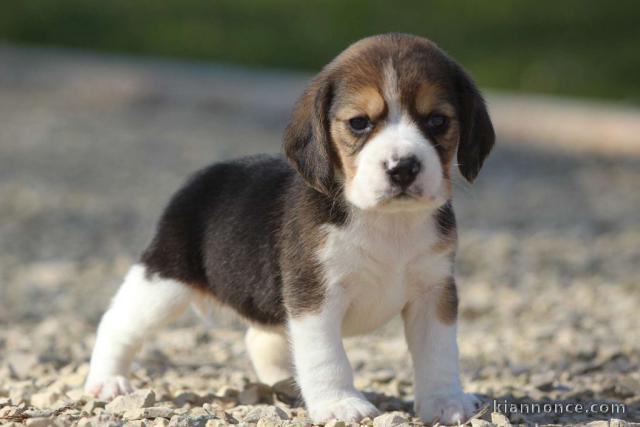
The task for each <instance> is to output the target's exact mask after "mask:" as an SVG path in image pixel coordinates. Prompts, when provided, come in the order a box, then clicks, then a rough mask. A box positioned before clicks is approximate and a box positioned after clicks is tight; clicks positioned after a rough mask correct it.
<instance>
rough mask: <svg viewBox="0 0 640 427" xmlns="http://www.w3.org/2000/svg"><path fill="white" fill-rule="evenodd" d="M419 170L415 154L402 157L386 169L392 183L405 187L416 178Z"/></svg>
mask: <svg viewBox="0 0 640 427" xmlns="http://www.w3.org/2000/svg"><path fill="white" fill-rule="evenodd" d="M418 172H420V162H419V161H418V159H416V158H415V156H410V157H404V158H402V159H400V160H399V161H398V163H396V164H395V165H393V167H391V168H389V169H387V174H388V175H389V179H390V180H391V182H392V183H394V184H396V185H398V186H400V187H402V188H407V187H408V186H409V185H411V183H412V182H413V181H414V180H415V179H416V176H417V175H418Z"/></svg>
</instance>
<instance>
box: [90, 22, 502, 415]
mask: <svg viewBox="0 0 640 427" xmlns="http://www.w3.org/2000/svg"><path fill="white" fill-rule="evenodd" d="M494 139H495V136H494V131H493V126H492V124H491V120H490V118H489V115H488V113H487V109H486V107H485V103H484V101H483V98H482V96H481V95H480V93H479V92H478V90H477V88H476V86H475V84H474V83H473V81H472V80H471V78H470V77H469V76H468V75H467V73H466V72H465V71H464V70H463V69H462V68H461V67H460V66H459V65H458V64H456V63H455V62H454V61H453V60H452V59H451V58H449V57H448V56H447V55H446V54H445V53H444V52H442V51H441V50H440V49H439V48H438V47H437V46H436V45H435V44H434V43H432V42H431V41H429V40H426V39H423V38H420V37H415V36H411V35H404V34H385V35H378V36H373V37H369V38H366V39H363V40H361V41H359V42H357V43H355V44H353V45H352V46H350V47H349V48H347V49H346V50H345V51H344V52H342V53H341V54H340V55H339V56H338V57H336V58H335V59H334V60H333V61H332V62H331V63H329V64H328V65H327V66H326V67H325V68H324V69H323V70H322V71H321V72H320V73H319V74H318V75H317V76H316V77H315V78H314V79H313V80H312V81H311V83H310V84H309V86H308V87H307V88H306V90H305V92H304V93H303V94H302V96H301V97H300V99H299V100H298V102H297V104H296V105H295V108H294V111H293V114H292V116H291V120H290V123H289V124H288V126H287V128H286V131H285V134H284V153H285V157H286V159H285V158H282V157H279V156H266V155H261V156H253V157H246V158H241V159H239V160H234V161H229V162H223V163H217V164H214V165H212V166H210V167H208V168H206V169H204V170H202V171H200V172H198V173H197V174H196V175H195V176H193V177H192V178H191V180H189V181H188V182H187V184H186V185H185V186H184V187H183V188H182V189H181V190H179V191H178V192H177V194H175V195H174V196H173V198H172V200H171V201H170V203H169V205H168V207H167V208H166V210H165V211H164V213H163V215H162V217H161V219H160V222H159V224H158V227H157V231H156V234H155V237H154V238H153V240H152V241H151V243H150V244H149V246H148V247H147V248H146V250H145V251H144V253H143V254H142V256H141V258H140V260H139V262H138V263H137V264H135V265H134V266H133V267H131V270H130V271H129V273H128V274H127V276H126V278H125V280H124V283H123V284H122V286H121V287H120V289H119V290H118V292H117V294H116V295H115V297H114V299H113V301H112V304H111V306H110V308H109V309H108V310H107V312H106V313H105V314H104V316H103V318H102V320H101V322H100V326H99V328H98V334H97V339H96V344H95V348H94V350H93V355H92V357H91V368H90V373H89V375H88V378H87V382H86V390H87V391H88V392H90V393H93V394H94V395H96V396H99V397H100V398H103V399H111V398H113V397H115V396H117V395H119V394H123V393H128V392H130V391H131V386H130V384H129V382H128V381H127V378H126V376H127V372H128V370H129V367H130V364H131V360H132V358H133V356H134V353H135V352H136V350H137V349H138V348H139V347H140V345H141V343H142V340H143V338H144V337H145V336H146V335H147V334H149V332H150V331H152V330H154V329H156V328H158V327H159V326H161V325H163V324H166V323H167V322H169V321H171V320H172V319H175V318H176V317H177V316H178V315H180V314H181V313H182V312H183V311H184V310H185V309H186V308H187V307H188V306H189V305H191V304H193V305H196V306H202V305H203V304H206V302H207V301H208V300H211V301H214V302H216V303H218V304H220V305H223V306H227V307H230V308H232V309H233V310H235V312H237V313H238V314H239V315H240V316H241V317H242V318H244V319H246V320H247V322H248V324H249V328H248V331H247V335H246V344H247V349H248V353H249V356H250V358H251V360H252V363H253V366H254V368H255V371H256V373H257V376H258V378H259V379H260V381H262V382H264V383H268V384H273V383H275V382H277V381H280V380H282V379H285V378H288V377H291V376H294V377H295V379H296V381H297V384H298V385H299V387H300V391H301V394H302V397H303V398H304V401H305V403H306V406H307V408H308V411H309V415H310V417H311V418H312V419H313V420H314V422H318V423H321V422H324V421H327V420H329V419H333V418H336V419H339V420H344V421H349V422H353V421H359V420H361V419H362V418H364V417H367V416H370V417H372V416H375V415H376V414H377V412H378V411H377V409H376V407H375V406H374V405H372V404H371V403H370V402H368V401H367V399H366V398H365V397H364V396H363V394H362V393H361V392H360V391H358V390H356V388H355V387H354V385H353V372H352V369H351V366H350V364H349V360H348V359H347V355H346V353H345V350H344V347H343V344H342V338H343V337H344V336H351V335H356V334H364V333H367V332H370V331H372V330H374V329H376V328H378V327H380V326H382V325H384V324H385V323H387V322H388V321H389V320H390V319H391V318H393V317H394V316H396V315H401V316H402V319H403V321H404V329H405V335H406V341H407V344H408V348H409V352H410V353H411V358H412V361H413V365H414V372H415V411H416V414H417V415H418V416H419V417H420V418H421V419H422V420H423V421H424V422H427V423H431V422H436V421H437V422H440V423H444V424H451V423H457V422H462V421H465V420H466V419H467V418H468V417H470V416H471V415H473V413H474V412H475V409H476V405H477V400H476V399H475V397H474V396H473V395H471V394H466V393H464V392H463V390H462V387H461V384H460V377H459V371H458V347H457V343H456V317H457V308H458V293H457V290H456V282H455V279H454V268H453V266H454V254H455V250H456V222H455V217H454V212H453V207H452V201H451V199H452V184H451V173H452V168H453V166H454V165H455V164H456V162H455V159H456V154H457V166H458V168H459V170H460V172H461V174H462V176H464V177H465V178H466V180H468V181H470V182H471V181H473V180H474V178H476V176H477V175H478V172H479V170H480V168H481V166H482V164H483V161H484V160H485V158H486V156H487V155H488V154H489V151H490V150H491V148H492V146H493V144H494Z"/></svg>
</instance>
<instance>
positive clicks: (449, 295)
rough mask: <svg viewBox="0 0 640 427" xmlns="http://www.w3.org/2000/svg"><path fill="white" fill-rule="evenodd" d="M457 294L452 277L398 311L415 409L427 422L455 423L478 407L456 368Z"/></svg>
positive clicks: (476, 401)
mask: <svg viewBox="0 0 640 427" xmlns="http://www.w3.org/2000/svg"><path fill="white" fill-rule="evenodd" d="M457 309H458V297H457V292H456V284H455V281H454V279H453V278H448V279H446V280H445V281H444V283H443V284H442V285H440V286H435V287H433V288H431V289H429V290H428V291H427V292H425V293H424V294H423V295H422V297H421V298H417V299H415V300H413V301H411V302H409V303H408V304H407V305H406V307H405V308H404V310H403V312H402V317H403V319H404V327H405V335H406V339H407V345H408V347H409V351H410V352H411V358H412V359H413V365H414V376H415V383H414V389H415V411H416V414H417V415H418V416H419V417H420V418H421V419H422V420H423V421H424V422H427V423H433V422H436V421H438V422H439V423H441V424H446V425H449V424H457V423H462V422H464V421H466V420H467V419H468V418H469V417H471V416H472V415H473V414H474V412H475V410H476V409H477V407H478V400H477V399H476V397H475V396H473V395H472V394H467V393H464V392H463V391H462V387H461V385H460V373H459V371H458V343H457V341H456V329H457V328H456V320H457Z"/></svg>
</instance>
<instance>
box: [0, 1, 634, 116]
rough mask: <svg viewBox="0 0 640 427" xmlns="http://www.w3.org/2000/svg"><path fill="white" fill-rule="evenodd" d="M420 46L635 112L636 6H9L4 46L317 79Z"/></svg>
mask: <svg viewBox="0 0 640 427" xmlns="http://www.w3.org/2000/svg"><path fill="white" fill-rule="evenodd" d="M388 31H400V32H409V33H414V34H419V35H423V36H427V37H429V38H431V39H433V40H434V41H436V42H437V43H438V44H439V45H440V46H441V47H443V48H444V49H445V50H446V51H448V52H449V53H450V54H451V55H453V56H454V57H455V58H457V59H458V60H459V61H460V62H461V63H463V64H464V65H465V67H466V68H467V69H468V70H469V71H470V72H471V73H472V74H473V75H474V76H475V78H476V79H477V80H478V82H479V84H480V85H481V86H483V87H488V88H495V89H506V90H516V91H524V92H538V93H548V94H559V95H570V96H579V97H590V98H605V99H610V100H616V101H623V102H627V103H635V104H637V103H640V77H639V76H640V1H637V0H616V1H602V0H592V1H588V0H563V1H548V0H543V1H529V0H527V1H515V0H491V1H484V2H480V1H457V0H438V1H393V2H392V1H365V0H330V1H315V0H310V1H294V0H209V1H205V0H165V1H159V0H13V1H9V2H4V4H3V6H2V9H1V11H0V39H1V40H4V41H6V42H10V43H21V44H35V45H54V46H64V47H77V48H83V49H92V50H93V49H95V50H101V51H113V52H126V53H132V54H144V55H155V56H158V55H159V56H167V57H179V58H188V59H198V60H212V61H218V62H226V63H234V64H243V65H249V66H257V67H275V68H283V69H299V70H316V69H318V68H319V67H321V66H322V65H323V64H325V63H326V62H327V61H328V60H330V59H331V58H332V57H333V56H334V55H335V54H337V53H338V52H339V51H341V50H342V49H343V48H344V47H346V46H347V45H348V44H349V43H351V42H353V41H355V40H357V39H359V38H361V37H363V36H367V35H371V34H375V33H380V32H388Z"/></svg>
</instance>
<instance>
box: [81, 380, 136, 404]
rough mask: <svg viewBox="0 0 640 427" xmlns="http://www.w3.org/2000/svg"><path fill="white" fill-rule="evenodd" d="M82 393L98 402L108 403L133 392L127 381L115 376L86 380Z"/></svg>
mask: <svg viewBox="0 0 640 427" xmlns="http://www.w3.org/2000/svg"><path fill="white" fill-rule="evenodd" d="M84 391H85V392H87V393H89V394H91V395H93V396H95V397H97V398H98V399H100V400H106V401H110V400H113V399H114V398H115V397H117V396H120V395H122V394H129V393H131V392H133V387H132V386H131V383H129V380H128V379H126V378H125V377H123V376H122V375H116V376H113V377H108V378H104V379H101V380H87V383H86V384H85V386H84Z"/></svg>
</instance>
